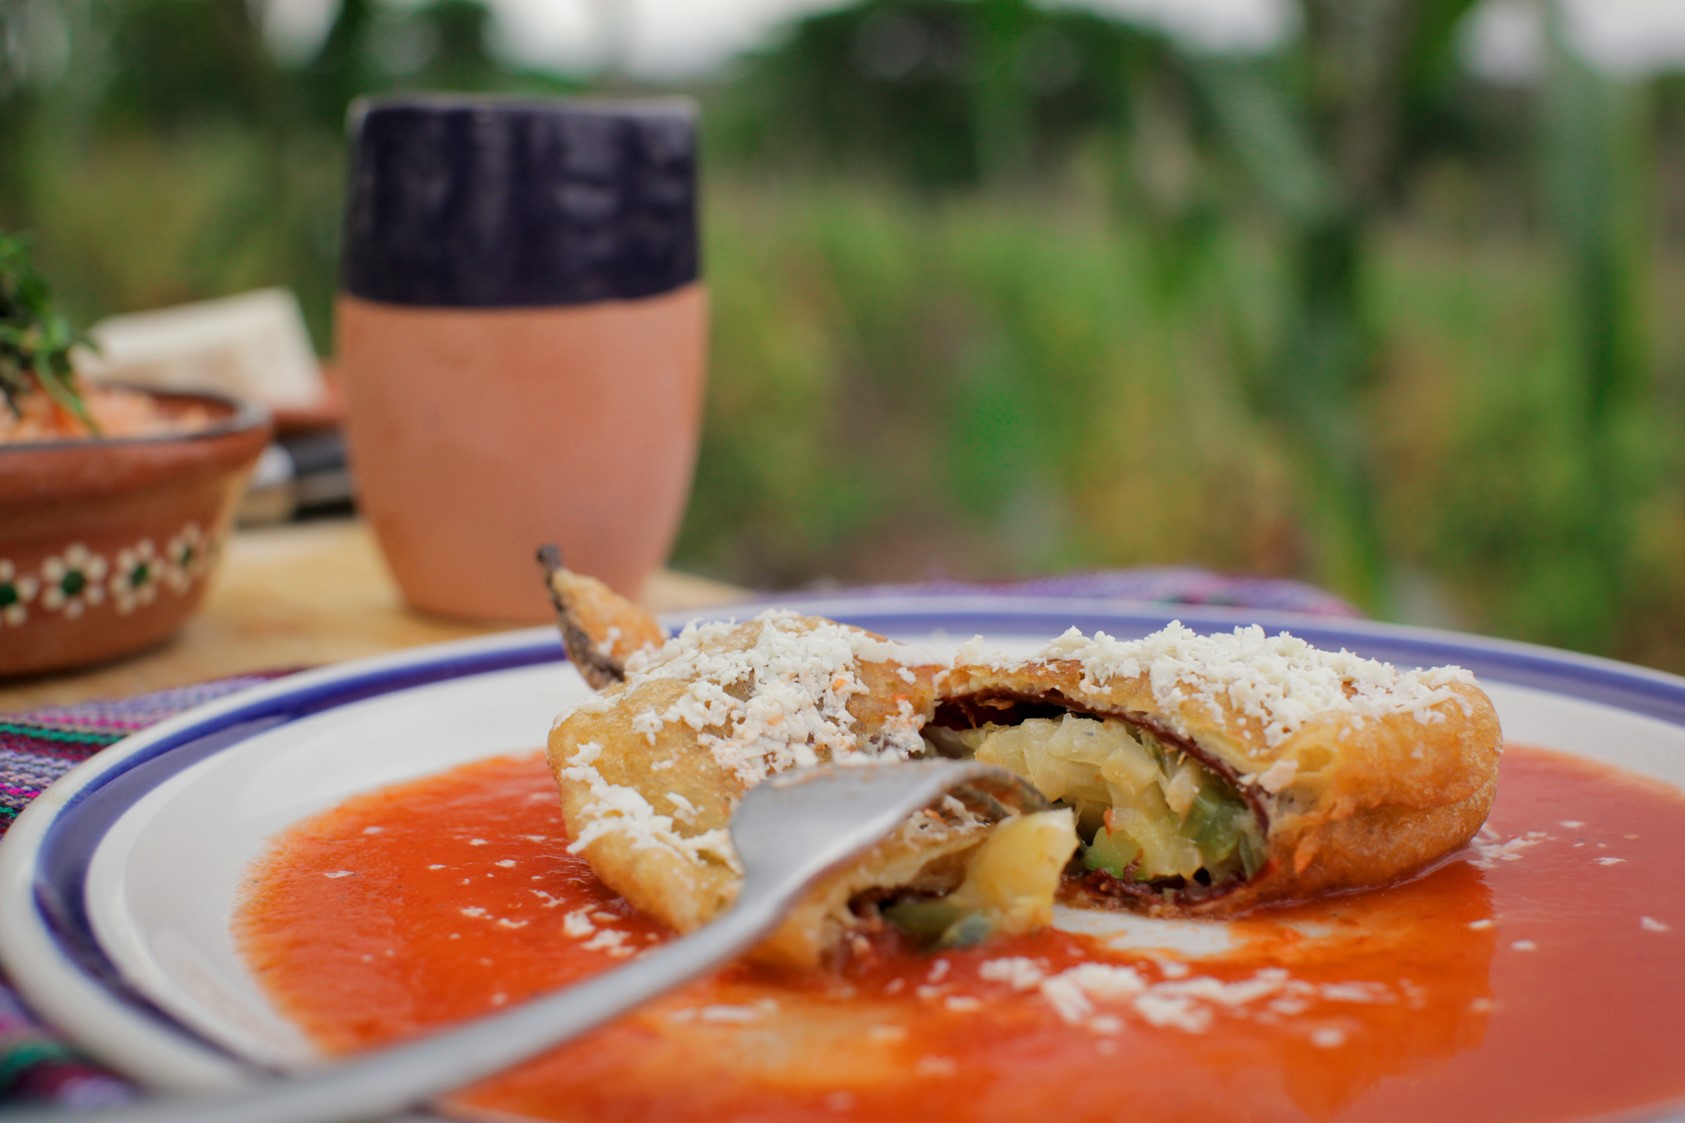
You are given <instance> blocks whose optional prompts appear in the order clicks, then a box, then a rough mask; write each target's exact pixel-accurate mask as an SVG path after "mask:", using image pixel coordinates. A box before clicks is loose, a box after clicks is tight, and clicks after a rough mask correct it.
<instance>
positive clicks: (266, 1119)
mask: <svg viewBox="0 0 1685 1123" xmlns="http://www.w3.org/2000/svg"><path fill="white" fill-rule="evenodd" d="M802 887H803V886H801V885H797V886H795V887H794V888H793V889H792V890H790V891H788V892H783V893H777V892H773V893H765V892H757V893H750V892H748V891H747V890H748V889H749V886H748V885H745V886H744V892H742V893H740V895H739V897H738V903H737V904H735V905H733V906H732V907H731V908H730V909H729V910H727V911H726V912H725V913H722V914H721V915H720V916H719V917H717V918H716V919H715V920H713V921H711V922H710V923H708V924H707V925H705V926H703V927H702V928H700V929H698V930H697V931H695V932H693V933H691V934H690V935H688V936H685V937H683V938H682V939H679V940H675V941H674V942H672V943H670V944H668V945H666V946H665V947H662V948H658V949H656V950H655V951H652V952H649V953H648V954H645V955H642V956H639V957H638V958H637V959H635V960H633V961H632V962H630V963H628V964H626V965H625V966H623V967H619V968H616V969H615V970H612V971H608V972H606V973H604V974H601V975H597V976H596V977H594V978H591V979H589V980H587V981H585V982H583V983H579V984H577V985H575V986H571V987H568V988H566V989H565V990H560V991H556V992H554V993H551V994H545V995H541V996H539V997H537V998H532V999H528V1000H527V1001H525V1002H523V1003H521V1004H519V1005H517V1006H514V1007H511V1008H510V1009H508V1010H504V1011H500V1012H499V1013H496V1014H491V1015H488V1016H486V1017H483V1018H479V1019H477V1020H475V1021H473V1022H471V1023H469V1024H467V1025H464V1026H461V1027H459V1028H456V1029H445V1030H441V1031H439V1032H436V1033H433V1034H430V1035H429V1036H426V1037H422V1038H419V1039H417V1040H413V1041H409V1042H406V1043H405V1044H402V1045H396V1046H393V1047H391V1048H387V1049H382V1050H380V1051H378V1052H374V1053H370V1054H367V1055H364V1056H361V1057H353V1058H351V1059H349V1060H345V1061H341V1062H337V1063H334V1064H331V1065H328V1066H325V1067H323V1068H320V1069H316V1070H310V1071H305V1072H301V1073H297V1074H291V1075H286V1076H268V1077H265V1078H264V1079H262V1080H260V1081H258V1082H257V1083H255V1084H252V1085H250V1086H249V1087H246V1088H242V1089H240V1090H238V1091H235V1092H228V1093H215V1094H211V1095H207V1096H199V1097H192V1098H167V1099H156V1100H148V1101H144V1102H141V1103H137V1104H133V1105H127V1106H123V1107H116V1108H109V1109H105V1110H100V1111H93V1112H77V1113H75V1115H74V1117H73V1118H74V1120H75V1123H83V1121H84V1120H86V1121H87V1123H357V1121H363V1120H376V1119H385V1118H387V1117H389V1116H391V1115H394V1114H396V1113H398V1112H400V1111H402V1110H404V1109H405V1108H407V1107H411V1106H413V1105H415V1104H418V1103H423V1102H426V1101H429V1100H433V1099H437V1098H438V1097H439V1096H441V1095H443V1094H445V1093H446V1092H451V1091H454V1090H456V1089H458V1088H462V1087H465V1086H467V1085H469V1084H472V1083H474V1082H476V1081H478V1080H483V1079H484V1078H486V1077H488V1076H491V1075H493V1074H494V1073H498V1072H501V1071H503V1070H504V1069H506V1068H509V1067H511V1066H512V1065H514V1064H516V1063H518V1062H520V1061H522V1060H525V1059H526V1058H528V1057H531V1056H533V1055H535V1054H537V1053H540V1052H543V1051H544V1050H545V1049H548V1048H551V1047H553V1046H556V1045H560V1044H561V1043H563V1042H565V1041H568V1040H570V1039H571V1038H574V1037H576V1036H578V1035H579V1034H581V1033H584V1032H585V1031H586V1030H589V1029H593V1028H595V1027H596V1026H599V1025H601V1024H602V1023H604V1022H606V1021H609V1020H611V1019H612V1018H614V1017H616V1016H617V1015H619V1014H623V1013H625V1012H626V1011H628V1010H631V1009H633V1008H634V1007H637V1006H641V1005H642V1004H643V1003H645V1002H648V1001H649V1000H650V999H652V998H655V997H657V996H659V995H661V994H663V993H665V992H666V991H669V990H672V989H673V988H674V987H677V986H679V985H680V984H681V983H684V982H687V981H689V980H690V979H693V978H695V977H696V976H698V975H701V974H703V973H704V972H706V971H708V970H710V969H712V968H714V967H718V966H721V965H722V964H724V963H726V962H727V961H729V960H731V959H732V958H734V957H735V956H736V955H737V954H738V953H740V952H742V951H744V950H745V949H747V948H748V947H750V946H751V945H753V944H754V943H755V942H756V941H757V940H759V939H760V938H761V937H762V936H765V935H766V934H767V933H768V932H770V931H772V929H773V928H774V927H776V925H777V924H778V921H779V920H780V919H781V918H782V916H783V913H784V910H785V909H786V908H787V907H788V906H789V904H790V903H791V900H792V899H793V898H794V897H795V896H796V895H797V894H798V893H799V892H800V890H801V889H802ZM4 1120H5V1123H70V1118H69V1117H67V1113H65V1112H63V1111H53V1110H39V1111H38V1110H26V1111H22V1112H18V1113H15V1114H14V1113H11V1112H8V1113H6V1114H5V1115H4Z"/></svg>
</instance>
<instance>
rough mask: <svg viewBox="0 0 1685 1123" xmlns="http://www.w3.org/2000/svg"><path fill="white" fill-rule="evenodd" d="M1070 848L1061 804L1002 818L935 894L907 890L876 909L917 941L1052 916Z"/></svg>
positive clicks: (974, 939)
mask: <svg viewBox="0 0 1685 1123" xmlns="http://www.w3.org/2000/svg"><path fill="white" fill-rule="evenodd" d="M1076 848H1077V835H1076V822H1075V820H1074V818H1073V816H1072V814H1071V811H1070V810H1069V809H1068V808H1063V807H1061V808H1057V809H1055V810H1052V811H1037V812H1035V813H1034V814H1030V815H1019V816H1017V817H1015V818H1011V819H1007V820H1006V821H1004V822H1002V823H1001V824H1000V825H999V826H998V827H996V828H995V829H994V830H993V831H991V832H990V833H989V837H988V838H986V839H984V840H983V842H982V844H981V845H979V846H978V847H977V849H975V850H973V851H972V852H971V853H970V854H969V855H967V856H966V867H965V879H964V880H963V881H962V882H961V883H960V885H959V887H958V888H957V889H955V890H954V891H953V892H951V893H948V894H946V895H945V896H941V897H907V898H903V899H901V900H899V901H896V902H894V903H893V904H890V905H887V906H885V907H884V909H883V915H884V917H885V919H887V920H888V921H889V922H890V923H892V924H894V925H895V926H896V927H897V928H899V929H901V930H902V931H903V932H905V933H907V934H908V935H909V936H911V937H912V938H913V939H914V940H916V941H918V942H919V943H920V944H925V945H929V946H933V947H938V948H952V947H970V946H972V945H973V944H977V943H981V942H982V941H983V940H987V939H991V938H993V937H996V936H1014V935H1018V934H1020V933H1023V932H1034V931H1036V930H1037V929H1039V928H1045V927H1046V926H1047V925H1048V924H1050V923H1052V921H1053V896H1054V894H1055V893H1056V892H1057V891H1058V888H1059V877H1060V875H1061V874H1062V873H1063V872H1064V870H1065V866H1066V864H1067V863H1069V862H1070V860H1071V854H1072V853H1073V852H1074V851H1075V850H1076Z"/></svg>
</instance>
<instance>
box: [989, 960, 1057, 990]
mask: <svg viewBox="0 0 1685 1123" xmlns="http://www.w3.org/2000/svg"><path fill="white" fill-rule="evenodd" d="M977 974H978V977H979V978H983V979H986V980H988V981H989V982H995V983H1005V984H1006V985H1007V986H1009V987H1011V988H1012V989H1013V990H1034V989H1035V988H1036V987H1038V986H1040V985H1041V981H1042V980H1043V979H1045V978H1046V977H1047V972H1045V971H1043V970H1042V969H1041V965H1040V964H1038V963H1037V962H1036V961H1035V960H1033V959H1026V958H1024V957H1023V956H1021V955H1009V956H1002V957H1001V958H999V959H986V960H984V961H983V962H982V963H980V964H978V966H977Z"/></svg>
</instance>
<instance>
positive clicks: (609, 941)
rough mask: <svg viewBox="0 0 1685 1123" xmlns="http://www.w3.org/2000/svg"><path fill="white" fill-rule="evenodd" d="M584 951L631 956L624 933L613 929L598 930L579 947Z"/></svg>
mask: <svg viewBox="0 0 1685 1123" xmlns="http://www.w3.org/2000/svg"><path fill="white" fill-rule="evenodd" d="M579 946H580V947H582V948H584V949H585V950H586V951H606V952H608V953H609V954H610V955H631V954H632V949H631V948H628V947H627V946H626V933H624V932H621V931H618V930H616V929H613V928H599V929H597V934H596V935H594V936H592V937H591V938H590V939H589V940H586V941H585V942H584V943H583V944H580V945H579Z"/></svg>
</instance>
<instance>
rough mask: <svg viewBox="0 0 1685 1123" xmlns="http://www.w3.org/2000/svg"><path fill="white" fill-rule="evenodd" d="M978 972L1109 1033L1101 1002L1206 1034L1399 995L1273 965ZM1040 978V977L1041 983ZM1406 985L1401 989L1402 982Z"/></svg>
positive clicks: (1020, 965) (1020, 966)
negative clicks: (1217, 1026)
mask: <svg viewBox="0 0 1685 1123" xmlns="http://www.w3.org/2000/svg"><path fill="white" fill-rule="evenodd" d="M979 974H980V975H981V976H982V977H983V978H985V979H990V980H992V981H1001V982H1010V983H1012V984H1013V985H1014V986H1015V987H1016V989H1019V990H1029V989H1032V988H1035V989H1038V990H1039V992H1040V994H1041V997H1042V998H1043V999H1044V1000H1046V1001H1047V1003H1048V1004H1049V1005H1051V1006H1052V1007H1053V1010H1054V1012H1055V1013H1056V1014H1058V1015H1059V1017H1060V1019H1061V1020H1063V1021H1065V1022H1068V1023H1070V1024H1072V1025H1081V1026H1084V1027H1086V1028H1088V1029H1089V1030H1091V1031H1093V1032H1096V1033H1104V1032H1108V1031H1107V1030H1106V1029H1104V1028H1103V1027H1102V1026H1101V1025H1100V1024H1099V1023H1100V1021H1101V1019H1102V1018H1105V1017H1107V1016H1108V1015H1103V1014H1100V1015H1097V1013H1096V1010H1097V1007H1098V1006H1099V1005H1101V1004H1110V1005H1114V1006H1122V1007H1123V1008H1125V1009H1126V1010H1128V1011H1129V1012H1131V1013H1133V1014H1134V1015H1135V1016H1136V1017H1137V1018H1139V1019H1141V1020H1142V1021H1143V1022H1146V1023H1147V1024H1148V1025H1151V1026H1157V1027H1160V1028H1167V1029H1176V1030H1181V1031H1182V1032H1184V1033H1203V1032H1205V1031H1206V1030H1207V1029H1209V1028H1210V1027H1211V1024H1212V1022H1213V1020H1214V1019H1215V1017H1216V1015H1217V1014H1218V1013H1219V1012H1228V1013H1231V1014H1248V1013H1250V1014H1252V1016H1256V1017H1261V1018H1263V1019H1264V1020H1266V1021H1267V1020H1268V1019H1269V1017H1270V1015H1277V1014H1278V1015H1284V1016H1293V1015H1296V1014H1301V1013H1303V1012H1305V1011H1306V1010H1308V1009H1310V1007H1311V1003H1312V1002H1313V1001H1316V1000H1320V1001H1322V1002H1339V1003H1348V1004H1350V1003H1358V1004H1372V1003H1387V1002H1396V1001H1398V994H1397V993H1395V992H1394V991H1393V990H1392V989H1390V988H1389V987H1387V986H1386V985H1384V984H1381V983H1374V982H1339V983H1323V984H1320V985H1318V984H1313V983H1308V982H1305V981H1304V980H1302V979H1295V978H1293V977H1292V976H1291V975H1289V974H1288V972H1287V971H1285V970H1283V969H1282V968H1279V967H1266V968H1264V969H1262V970H1260V971H1258V972H1257V973H1256V974H1255V975H1253V976H1252V977H1251V978H1248V979H1236V980H1234V981H1228V982H1226V981H1224V980H1222V979H1217V978H1213V977H1209V976H1203V975H1200V976H1194V977H1191V978H1182V977H1178V978H1166V979H1164V980H1163V981H1160V982H1156V983H1154V982H1148V981H1147V980H1146V978H1144V977H1143V976H1142V974H1141V973H1140V972H1139V971H1137V970H1136V969H1135V968H1132V967H1125V966H1117V965H1111V964H1103V963H1084V964H1081V965H1079V966H1077V967H1072V968H1070V969H1069V970H1066V971H1062V972H1060V973H1058V974H1056V975H1043V973H1042V972H1041V971H1040V969H1039V968H1037V967H1036V966H1035V964H1033V963H1032V962H1031V961H1029V960H1025V959H1017V960H1013V959H998V960H989V961H987V962H985V963H984V964H982V965H981V967H980V969H979ZM1038 977H1039V978H1038ZM1401 985H1402V984H1401Z"/></svg>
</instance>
